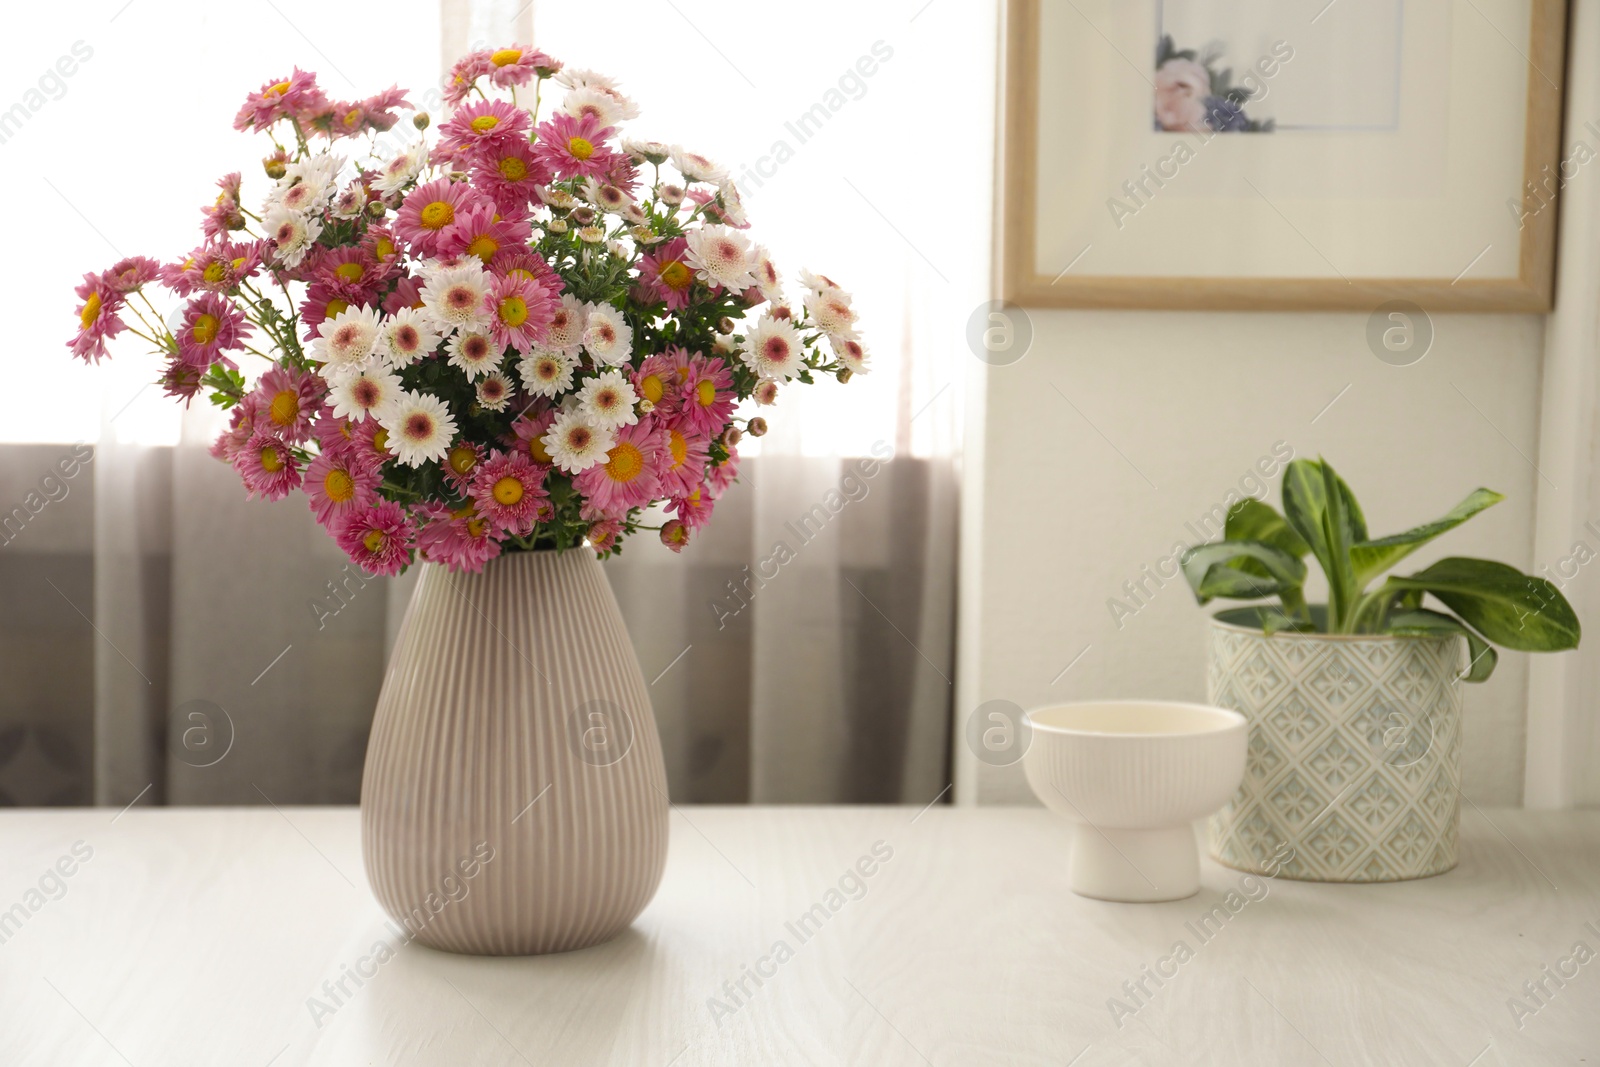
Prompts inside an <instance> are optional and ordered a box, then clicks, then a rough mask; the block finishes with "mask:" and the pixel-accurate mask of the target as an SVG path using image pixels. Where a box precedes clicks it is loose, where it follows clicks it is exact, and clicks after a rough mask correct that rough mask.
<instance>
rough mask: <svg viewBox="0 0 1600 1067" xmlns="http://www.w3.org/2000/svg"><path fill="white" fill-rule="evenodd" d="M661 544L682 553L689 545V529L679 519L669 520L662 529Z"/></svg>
mask: <svg viewBox="0 0 1600 1067" xmlns="http://www.w3.org/2000/svg"><path fill="white" fill-rule="evenodd" d="M661 543H662V544H664V545H666V546H667V547H668V548H670V549H672V551H674V552H682V551H683V546H684V545H686V544H688V543H689V527H687V526H685V525H684V524H683V523H682V522H680V521H679V520H677V519H668V520H667V521H666V523H664V524H663V525H662V527H661Z"/></svg>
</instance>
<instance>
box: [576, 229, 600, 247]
mask: <svg viewBox="0 0 1600 1067" xmlns="http://www.w3.org/2000/svg"><path fill="white" fill-rule="evenodd" d="M605 239H606V231H605V227H603V226H579V227H578V240H580V241H582V242H583V243H584V244H586V245H597V244H599V243H600V242H601V241H604V240H605Z"/></svg>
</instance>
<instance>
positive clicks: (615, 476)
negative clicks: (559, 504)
mask: <svg viewBox="0 0 1600 1067" xmlns="http://www.w3.org/2000/svg"><path fill="white" fill-rule="evenodd" d="M664 451H665V448H664V447H663V441H662V434H661V433H660V432H659V431H657V430H656V429H654V428H653V427H647V426H643V425H634V426H623V427H621V428H619V429H618V430H616V431H615V440H614V441H613V443H612V445H611V449H610V450H609V451H608V452H607V453H606V459H605V462H603V463H596V464H595V465H594V466H592V467H588V468H586V469H584V470H583V471H581V472H580V473H579V474H578V476H577V477H576V478H574V479H573V485H574V486H575V487H576V488H577V490H578V491H579V492H580V493H582V494H583V495H584V496H585V497H587V498H588V502H589V506H590V507H591V508H592V509H593V510H595V511H598V512H601V513H603V514H606V515H613V516H615V515H626V514H627V513H628V510H629V509H630V508H641V507H644V506H645V505H646V504H648V503H650V501H652V500H654V499H655V498H656V496H657V495H658V494H659V491H660V488H661V468H662V467H664V466H665V463H663V461H662V458H661V457H662V453H663V452H664Z"/></svg>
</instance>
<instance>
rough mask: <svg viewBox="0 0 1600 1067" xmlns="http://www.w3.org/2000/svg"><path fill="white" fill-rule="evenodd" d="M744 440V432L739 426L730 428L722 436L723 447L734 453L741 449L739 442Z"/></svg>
mask: <svg viewBox="0 0 1600 1067" xmlns="http://www.w3.org/2000/svg"><path fill="white" fill-rule="evenodd" d="M743 439H744V432H743V431H742V430H740V429H739V427H737V426H729V427H728V429H727V431H726V432H725V433H724V434H723V435H722V447H723V448H725V449H727V450H728V451H729V452H732V451H733V450H734V449H735V448H738V447H739V442H740V441H741V440H743Z"/></svg>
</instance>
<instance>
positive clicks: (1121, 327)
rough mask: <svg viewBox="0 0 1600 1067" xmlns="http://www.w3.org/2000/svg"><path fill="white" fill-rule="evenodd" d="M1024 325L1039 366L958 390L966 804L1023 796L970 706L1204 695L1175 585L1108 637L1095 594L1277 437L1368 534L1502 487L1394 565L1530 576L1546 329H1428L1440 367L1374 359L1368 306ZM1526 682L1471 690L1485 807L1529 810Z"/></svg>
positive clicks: (1102, 603)
mask: <svg viewBox="0 0 1600 1067" xmlns="http://www.w3.org/2000/svg"><path fill="white" fill-rule="evenodd" d="M1030 314H1031V317H1032V321H1033V325H1034V341H1033V345H1032V348H1031V350H1030V351H1029V353H1028V355H1027V356H1026V357H1025V358H1023V359H1022V360H1021V361H1020V362H1018V363H1015V364H1013V365H1011V366H1009V367H995V368H985V367H982V366H981V365H979V366H977V367H975V368H974V372H973V373H974V377H975V378H976V379H978V381H977V382H976V385H975V387H974V388H972V389H971V390H969V395H970V397H971V399H970V401H969V404H970V406H969V420H968V452H967V457H966V478H965V485H964V492H965V494H966V496H965V499H964V505H963V507H964V514H963V538H964V543H963V566H964V571H963V591H962V595H963V601H962V627H963V633H962V642H961V675H960V678H959V680H958V687H957V688H958V693H957V707H956V719H957V721H956V747H955V751H956V781H957V798H958V801H959V802H962V803H973V802H1015V801H1028V800H1030V799H1031V795H1030V794H1029V791H1028V788H1027V785H1026V783H1025V782H1024V781H1023V779H1022V774H1021V767H1020V766H1014V767H1009V768H994V767H988V766H982V765H980V764H978V763H977V761H976V760H975V759H974V758H973V756H972V753H971V752H970V751H969V750H968V748H967V746H966V744H965V742H964V741H963V739H962V727H963V725H964V723H965V720H966V717H967V716H968V715H969V714H970V713H971V712H972V710H973V709H975V708H976V707H977V706H978V705H979V704H980V703H982V702H983V701H986V700H992V699H1006V700H1010V701H1013V702H1015V703H1016V704H1018V705H1020V706H1021V707H1023V708H1025V709H1026V708H1032V707H1037V706H1040V705H1043V704H1047V703H1050V702H1055V701H1065V700H1079V699H1086V698H1096V697H1136V696H1137V697H1152V698H1169V699H1190V700H1203V699H1204V697H1205V674H1204V662H1205V651H1204V628H1205V614H1204V613H1203V612H1202V611H1201V609H1199V608H1198V607H1197V606H1196V605H1195V603H1194V599H1193V597H1192V596H1191V595H1190V593H1189V591H1188V588H1187V587H1186V586H1185V585H1184V584H1183V582H1182V579H1181V577H1180V578H1179V579H1177V580H1176V581H1169V582H1168V583H1167V584H1166V586H1165V587H1164V588H1161V589H1159V590H1157V591H1155V593H1154V596H1153V597H1151V598H1150V600H1149V602H1148V604H1147V606H1144V607H1142V608H1140V609H1139V610H1138V612H1137V614H1135V615H1134V616H1132V617H1131V618H1124V619H1123V620H1122V625H1121V627H1120V628H1119V627H1118V625H1117V623H1116V622H1114V621H1113V618H1112V615H1111V613H1110V611H1109V610H1108V608H1107V603H1106V602H1107V600H1108V599H1109V598H1111V597H1114V596H1118V595H1122V590H1121V586H1122V583H1123V582H1124V581H1129V580H1134V579H1137V578H1138V577H1139V576H1140V573H1139V572H1140V568H1141V567H1142V566H1144V565H1145V564H1150V565H1152V567H1153V566H1154V565H1155V563H1156V561H1157V560H1158V559H1160V558H1161V557H1163V556H1166V555H1167V554H1168V553H1169V552H1170V551H1171V548H1172V545H1173V543H1174V542H1176V541H1183V542H1185V543H1190V542H1193V541H1195V540H1196V539H1197V538H1196V536H1195V534H1193V533H1191V532H1189V531H1188V530H1186V528H1185V523H1186V522H1187V521H1190V520H1193V519H1195V518H1197V517H1198V516H1201V515H1203V514H1205V513H1206V512H1208V511H1209V510H1210V509H1211V508H1212V507H1213V506H1214V505H1217V504H1220V503H1223V502H1224V498H1225V497H1226V495H1227V494H1228V492H1229V491H1230V490H1233V489H1235V488H1236V487H1237V486H1238V485H1239V483H1240V480H1241V478H1242V477H1244V476H1245V475H1246V474H1247V472H1249V471H1250V470H1251V468H1252V467H1253V466H1254V465H1255V464H1256V462H1257V460H1258V459H1261V458H1263V457H1270V456H1271V454H1272V451H1273V447H1274V444H1275V443H1276V442H1279V441H1282V442H1286V443H1287V444H1288V445H1289V446H1292V447H1293V449H1294V453H1295V455H1297V456H1311V457H1315V456H1317V455H1318V454H1321V455H1323V456H1325V457H1326V458H1327V459H1328V460H1329V461H1330V462H1332V463H1333V464H1334V466H1335V467H1336V468H1338V470H1339V471H1340V473H1342V474H1343V475H1344V476H1345V478H1346V479H1347V480H1348V481H1349V482H1350V484H1351V486H1352V488H1353V489H1354V490H1355V491H1356V494H1357V496H1358V497H1359V499H1360V501H1361V503H1362V506H1363V508H1364V509H1365V512H1366V515H1367V520H1368V525H1369V526H1370V527H1371V529H1372V530H1373V532H1374V534H1375V535H1381V534H1385V533H1391V532H1395V531H1398V530H1402V529H1405V528H1407V527H1409V526H1412V525H1414V524H1416V523H1418V522H1422V521H1426V520H1428V519H1432V518H1436V517H1438V516H1439V515H1441V514H1443V513H1444V512H1445V511H1447V510H1448V509H1449V508H1450V507H1451V506H1453V505H1454V504H1455V503H1456V502H1457V501H1458V500H1460V499H1461V497H1463V496H1464V495H1466V493H1467V492H1469V491H1470V490H1472V489H1474V488H1476V487H1478V486H1480V485H1483V486H1488V487H1490V488H1493V489H1497V490H1499V491H1500V492H1502V493H1504V494H1506V496H1507V497H1508V499H1507V500H1506V502H1505V503H1503V504H1500V505H1499V506H1497V507H1495V508H1493V509H1491V510H1490V511H1489V512H1487V513H1485V514H1483V515H1481V516H1479V517H1478V518H1477V519H1475V520H1474V521H1473V522H1471V523H1470V524H1468V525H1467V526H1465V527H1463V528H1461V529H1460V530H1457V531H1455V532H1453V533H1452V534H1450V535H1449V536H1447V537H1446V538H1444V539H1442V540H1441V541H1440V542H1437V543H1436V544H1435V545H1434V546H1430V549H1425V550H1424V551H1422V552H1419V553H1418V554H1417V555H1416V556H1415V557H1413V558H1412V560H1410V561H1407V564H1405V565H1402V569H1404V567H1406V566H1409V565H1411V564H1412V563H1413V562H1414V563H1415V565H1416V566H1417V567H1419V568H1420V567H1421V566H1423V565H1425V564H1426V563H1427V562H1429V561H1431V560H1432V559H1435V558H1438V557H1439V556H1442V555H1482V556H1487V557H1490V558H1494V559H1499V560H1502V561H1504V562H1506V563H1509V564H1511V565H1513V566H1516V567H1519V568H1522V569H1525V570H1526V569H1529V568H1531V567H1532V565H1533V563H1534V561H1533V560H1532V559H1531V552H1532V543H1533V513H1534V501H1535V485H1536V483H1537V482H1538V481H1539V480H1540V475H1539V474H1537V473H1536V472H1535V470H1534V468H1533V465H1532V464H1533V460H1534V459H1535V458H1536V457H1537V456H1538V454H1539V453H1538V445H1539V442H1538V412H1539V402H1540V361H1541V351H1542V345H1543V337H1542V334H1543V324H1544V319H1543V317H1542V316H1521V315H1451V316H1435V317H1434V325H1435V328H1436V336H1435V340H1434V342H1433V347H1432V349H1431V351H1430V352H1429V354H1428V355H1427V356H1426V357H1425V358H1424V359H1423V360H1422V361H1421V362H1419V363H1416V364H1414V365H1412V366H1409V367H1394V366H1390V365H1388V364H1385V363H1383V362H1380V361H1379V360H1378V359H1377V358H1376V357H1374V356H1373V354H1372V353H1371V352H1370V351H1369V350H1368V348H1367V344H1366V340H1365V331H1366V324H1367V316H1366V315H1365V314H1345V313H1340V314H1251V313H1211V314H1204V313H1187V312H1147V311H1144V312H1141V311H1133V312H1109V311H1093V312H1090V311H1043V310H1035V311H1032V312H1031V313H1030ZM974 362H975V363H976V361H974ZM1346 385H1349V386H1350V388H1349V390H1348V391H1347V392H1345V393H1344V395H1343V396H1342V397H1340V399H1339V400H1338V401H1337V403H1334V404H1333V406H1332V407H1331V408H1328V409H1327V410H1326V411H1323V409H1324V407H1325V406H1326V405H1327V404H1328V403H1329V401H1331V400H1333V398H1334V397H1335V396H1336V395H1338V394H1339V393H1340V391H1341V390H1343V389H1345V387H1346ZM1058 389H1059V391H1060V393H1061V394H1065V398H1066V399H1063V396H1062V395H1058V393H1057V391H1056V390H1058ZM1069 400H1070V403H1069V402H1068V401H1069ZM1074 408H1076V410H1074ZM1319 413H1320V415H1319ZM1091 424H1092V425H1091ZM1119 453H1120V454H1119ZM1141 472H1142V473H1141ZM1146 479H1148V481H1147V480H1146ZM1152 483H1153V486H1152ZM1269 499H1270V500H1271V501H1272V502H1273V503H1274V504H1276V503H1277V501H1278V483H1277V479H1276V478H1274V479H1273V482H1272V485H1271V489H1270V497H1269ZM1129 603H1130V604H1131V601H1130V602H1129ZM1085 646H1088V647H1089V651H1088V652H1087V653H1085V654H1084V655H1083V658H1082V659H1081V660H1079V661H1078V662H1077V664H1076V666H1074V667H1073V668H1072V669H1071V670H1070V671H1068V672H1067V673H1066V674H1065V675H1062V676H1061V677H1060V678H1059V680H1058V681H1056V682H1055V683H1054V684H1052V679H1054V678H1056V677H1057V675H1058V673H1059V672H1060V671H1061V670H1062V668H1064V667H1065V666H1066V665H1067V664H1068V663H1069V662H1071V661H1072V659H1073V657H1075V656H1077V655H1078V654H1079V652H1080V651H1082V650H1083V649H1084V648H1085ZM1526 683H1527V657H1526V656H1523V655H1519V654H1517V653H1505V654H1503V655H1502V657H1501V663H1500V668H1499V670H1498V671H1497V672H1496V674H1495V676H1494V678H1493V679H1491V680H1490V681H1489V682H1488V683H1487V684H1486V685H1482V686H1469V687H1467V698H1466V699H1467V702H1466V743H1465V757H1464V759H1465V782H1464V791H1465V792H1466V794H1467V795H1468V796H1469V797H1471V798H1472V799H1473V800H1474V801H1475V802H1477V803H1480V804H1485V805H1488V804H1517V803H1520V801H1521V797H1522V772H1523V741H1524V729H1525V704H1526Z"/></svg>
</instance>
